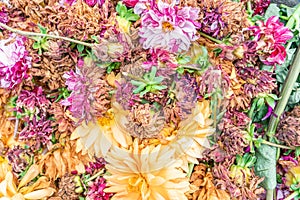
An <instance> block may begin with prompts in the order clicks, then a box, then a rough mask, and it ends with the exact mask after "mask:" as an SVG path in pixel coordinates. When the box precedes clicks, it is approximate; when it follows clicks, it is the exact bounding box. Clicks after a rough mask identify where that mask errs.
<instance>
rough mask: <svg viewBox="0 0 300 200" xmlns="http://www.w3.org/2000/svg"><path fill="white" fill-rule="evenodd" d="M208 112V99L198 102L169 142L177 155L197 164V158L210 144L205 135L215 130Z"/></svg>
mask: <svg viewBox="0 0 300 200" xmlns="http://www.w3.org/2000/svg"><path fill="white" fill-rule="evenodd" d="M210 114H211V111H210V108H209V101H203V102H198V103H197V104H196V106H195V108H194V109H193V111H192V113H191V114H190V115H189V117H188V118H187V119H185V120H184V121H181V122H180V123H179V129H178V133H177V136H176V137H177V138H176V139H175V140H173V141H172V142H171V144H170V146H171V147H172V148H175V149H176V153H177V155H183V157H185V158H186V159H187V161H189V162H191V163H196V164H198V160H197V158H200V157H202V152H203V151H204V150H205V148H208V147H209V146H210V145H209V141H208V139H207V138H206V137H207V136H209V135H211V134H213V133H214V132H215V128H213V127H212V124H213V120H212V119H210Z"/></svg>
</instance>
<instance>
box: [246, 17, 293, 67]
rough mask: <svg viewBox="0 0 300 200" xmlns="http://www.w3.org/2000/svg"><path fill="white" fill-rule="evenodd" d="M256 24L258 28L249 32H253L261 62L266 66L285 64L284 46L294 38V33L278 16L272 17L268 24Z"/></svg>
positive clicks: (253, 28) (251, 28)
mask: <svg viewBox="0 0 300 200" xmlns="http://www.w3.org/2000/svg"><path fill="white" fill-rule="evenodd" d="M256 23H257V25H258V26H252V27H250V28H249V30H251V31H253V34H254V41H256V42H257V47H256V50H257V51H258V53H259V57H260V60H261V61H262V62H263V63H264V64H266V65H275V64H283V62H284V59H285V57H286V51H285V48H284V46H282V45H283V44H285V43H286V42H287V41H288V40H289V39H291V38H292V37H293V33H292V32H291V31H290V30H289V29H288V28H287V27H285V26H284V24H283V23H281V22H280V21H279V18H278V17H276V16H272V17H270V18H269V19H268V20H267V22H266V23H264V22H263V21H258V22H256Z"/></svg>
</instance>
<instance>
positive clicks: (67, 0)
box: [59, 0, 76, 6]
mask: <svg viewBox="0 0 300 200" xmlns="http://www.w3.org/2000/svg"><path fill="white" fill-rule="evenodd" d="M74 3H76V0H60V1H59V4H60V5H64V4H67V5H69V6H71V5H73V4H74Z"/></svg>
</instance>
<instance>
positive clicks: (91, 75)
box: [61, 64, 103, 122]
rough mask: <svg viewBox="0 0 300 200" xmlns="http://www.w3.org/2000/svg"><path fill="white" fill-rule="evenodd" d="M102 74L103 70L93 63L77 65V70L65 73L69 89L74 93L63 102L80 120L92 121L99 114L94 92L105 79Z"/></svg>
mask: <svg viewBox="0 0 300 200" xmlns="http://www.w3.org/2000/svg"><path fill="white" fill-rule="evenodd" d="M101 75H102V70H101V69H100V68H99V67H97V66H95V65H93V64H92V65H91V66H90V65H88V64H87V65H86V66H83V67H82V68H78V67H77V68H76V71H75V72H74V71H73V70H71V71H69V72H67V73H65V74H64V75H63V77H64V78H65V79H67V80H66V85H67V86H68V90H71V91H72V93H71V94H70V96H69V97H68V98H67V99H65V100H63V101H61V104H62V105H64V106H69V110H70V111H71V114H72V115H73V116H74V117H75V118H77V119H79V122H81V121H83V120H86V121H90V120H92V119H93V116H94V115H95V114H97V113H96V112H97V111H96V110H95V109H94V107H93V105H92V104H93V102H95V97H94V93H95V92H97V91H98V89H99V87H98V83H100V82H101V81H103V80H102V79H101Z"/></svg>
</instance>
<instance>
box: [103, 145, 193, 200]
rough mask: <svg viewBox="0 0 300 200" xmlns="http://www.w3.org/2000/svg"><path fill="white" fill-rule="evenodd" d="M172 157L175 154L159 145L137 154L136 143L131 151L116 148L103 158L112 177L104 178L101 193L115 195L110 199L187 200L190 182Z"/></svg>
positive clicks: (180, 164)
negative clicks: (105, 182) (105, 181)
mask: <svg viewBox="0 0 300 200" xmlns="http://www.w3.org/2000/svg"><path fill="white" fill-rule="evenodd" d="M174 156H175V155H174V150H172V149H169V148H162V147H161V145H158V146H157V147H155V148H152V147H150V146H147V147H146V148H144V149H142V150H140V149H139V146H138V143H137V140H135V142H134V145H133V148H132V149H131V150H130V151H125V150H123V149H120V148H116V147H115V148H113V149H112V151H111V152H109V155H108V157H107V158H106V160H107V162H108V164H107V165H106V168H107V169H108V172H109V173H110V174H111V176H105V178H106V180H107V185H108V188H107V189H105V190H104V191H105V192H111V193H115V194H114V196H113V197H112V199H124V200H125V199H128V200H132V199H141V200H157V199H161V200H163V199H165V200H168V199H172V200H184V199H187V197H186V196H185V194H184V193H185V192H187V191H188V190H189V182H188V178H187V177H186V174H185V173H184V172H183V171H182V169H181V167H182V164H183V161H182V160H180V159H176V158H175V157H174Z"/></svg>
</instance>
